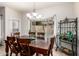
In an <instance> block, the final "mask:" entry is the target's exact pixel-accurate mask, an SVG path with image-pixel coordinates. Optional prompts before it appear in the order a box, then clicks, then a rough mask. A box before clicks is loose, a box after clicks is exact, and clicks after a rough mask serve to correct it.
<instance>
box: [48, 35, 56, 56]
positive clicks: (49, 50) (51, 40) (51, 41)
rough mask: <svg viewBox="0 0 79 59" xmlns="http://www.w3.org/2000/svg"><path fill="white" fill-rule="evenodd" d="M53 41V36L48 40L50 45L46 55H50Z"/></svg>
mask: <svg viewBox="0 0 79 59" xmlns="http://www.w3.org/2000/svg"><path fill="white" fill-rule="evenodd" d="M54 40H55V36H54V37H52V38H51V39H50V45H49V49H48V55H49V54H50V52H51V50H52V49H53V46H54Z"/></svg>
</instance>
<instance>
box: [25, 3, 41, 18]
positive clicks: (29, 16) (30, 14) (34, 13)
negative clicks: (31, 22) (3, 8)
mask: <svg viewBox="0 0 79 59" xmlns="http://www.w3.org/2000/svg"><path fill="white" fill-rule="evenodd" d="M35 7H36V4H35V3H33V11H32V12H31V13H27V14H26V16H27V18H28V19H41V18H43V16H42V15H41V14H38V13H37V12H36V9H35Z"/></svg>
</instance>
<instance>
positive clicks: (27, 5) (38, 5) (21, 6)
mask: <svg viewBox="0 0 79 59" xmlns="http://www.w3.org/2000/svg"><path fill="white" fill-rule="evenodd" d="M67 3H68V2H0V6H8V7H10V8H14V9H16V10H18V11H21V12H23V11H26V12H30V11H32V10H33V9H34V8H35V9H43V8H48V7H53V6H56V5H59V4H67Z"/></svg>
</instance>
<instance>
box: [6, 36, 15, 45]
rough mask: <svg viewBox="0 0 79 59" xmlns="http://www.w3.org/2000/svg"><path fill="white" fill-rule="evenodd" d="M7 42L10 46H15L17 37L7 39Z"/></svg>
mask: <svg viewBox="0 0 79 59" xmlns="http://www.w3.org/2000/svg"><path fill="white" fill-rule="evenodd" d="M7 41H8V43H9V44H13V43H14V42H15V37H9V36H8V37H7Z"/></svg>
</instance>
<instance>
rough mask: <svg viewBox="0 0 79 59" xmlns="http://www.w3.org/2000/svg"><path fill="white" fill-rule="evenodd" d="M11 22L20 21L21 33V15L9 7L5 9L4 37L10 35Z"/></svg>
mask: <svg viewBox="0 0 79 59" xmlns="http://www.w3.org/2000/svg"><path fill="white" fill-rule="evenodd" d="M11 20H19V21H20V24H19V25H20V26H19V27H20V31H21V14H20V13H19V12H18V11H16V10H14V9H12V8H9V7H5V37H6V36H7V35H10V33H11V32H12V24H11Z"/></svg>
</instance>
